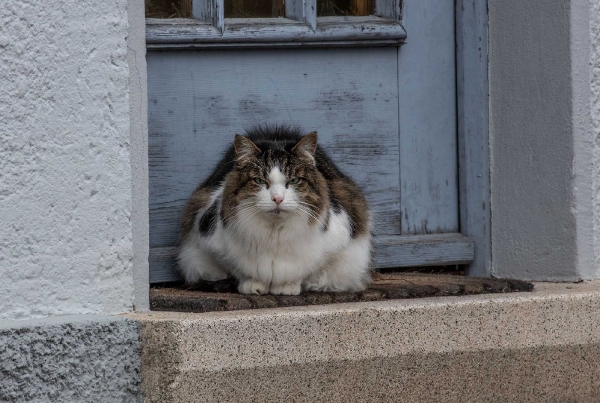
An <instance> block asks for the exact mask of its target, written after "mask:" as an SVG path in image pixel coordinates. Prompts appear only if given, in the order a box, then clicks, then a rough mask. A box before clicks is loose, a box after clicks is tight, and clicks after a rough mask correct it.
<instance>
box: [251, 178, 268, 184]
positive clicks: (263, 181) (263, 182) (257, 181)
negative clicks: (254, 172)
mask: <svg viewBox="0 0 600 403" xmlns="http://www.w3.org/2000/svg"><path fill="white" fill-rule="evenodd" d="M254 182H256V183H258V184H259V185H266V184H267V182H266V181H265V180H264V179H261V178H254Z"/></svg>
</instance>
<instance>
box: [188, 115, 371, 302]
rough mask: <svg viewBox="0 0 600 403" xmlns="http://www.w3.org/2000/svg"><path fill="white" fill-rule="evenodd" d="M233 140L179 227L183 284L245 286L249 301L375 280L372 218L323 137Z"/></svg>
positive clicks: (277, 131) (285, 133) (253, 134)
mask: <svg viewBox="0 0 600 403" xmlns="http://www.w3.org/2000/svg"><path fill="white" fill-rule="evenodd" d="M301 134H302V132H301V131H300V130H299V129H297V128H291V127H286V126H263V127H256V128H254V129H251V130H249V131H247V132H246V136H241V135H236V136H235V141H234V143H233V146H231V147H230V148H229V149H228V150H227V152H226V153H225V155H224V157H223V158H222V160H221V161H220V162H219V164H218V165H217V167H216V168H215V170H214V171H213V172H212V174H211V175H210V176H209V177H208V178H207V179H206V180H205V181H204V183H202V184H201V185H200V186H199V187H198V188H197V189H196V191H195V192H194V193H193V194H192V196H191V198H190V200H189V201H188V203H187V206H186V207H185V210H184V215H183V220H182V224H181V248H180V251H179V256H178V259H179V266H180V269H181V272H182V273H183V275H184V277H185V279H186V281H188V282H196V281H198V280H200V279H203V280H209V281H215V280H221V279H224V278H226V277H228V276H233V277H235V278H236V279H237V280H238V290H239V292H241V293H243V294H266V293H271V294H283V295H297V294H300V292H301V291H302V290H303V289H304V290H311V291H360V290H363V289H365V287H366V286H367V284H368V282H369V280H370V270H369V263H370V260H371V214H370V211H369V208H368V205H367V202H366V200H365V197H364V196H363V194H362V193H361V191H360V189H359V188H358V186H356V184H355V183H354V182H353V181H352V180H351V179H350V178H348V177H347V176H346V175H344V174H343V173H342V172H341V171H340V170H339V169H338V168H337V167H336V166H335V164H334V163H333V161H332V160H331V159H330V158H329V157H328V156H327V155H326V154H325V152H324V151H323V150H322V149H321V148H320V147H319V146H318V145H317V133H315V132H312V133H308V134H306V135H305V136H302V135H301Z"/></svg>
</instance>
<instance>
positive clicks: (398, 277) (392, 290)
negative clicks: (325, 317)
mask: <svg viewBox="0 0 600 403" xmlns="http://www.w3.org/2000/svg"><path fill="white" fill-rule="evenodd" d="M531 290H533V284H531V283H529V282H526V281H520V280H508V279H495V278H473V277H465V276H459V275H449V274H422V273H406V272H394V273H374V274H373V283H372V284H371V286H370V287H369V288H368V289H367V290H366V291H363V292H341V293H335V292H330V293H323V292H309V293H303V294H301V295H297V296H286V295H242V294H239V293H237V291H236V285H235V283H234V282H232V281H227V280H225V281H218V282H213V283H208V282H206V283H199V284H195V285H192V286H186V285H182V286H179V287H165V288H152V289H151V290H150V309H151V310H153V311H176V312H214V311H234V310H241V309H260V308H281V307H289V306H302V305H324V304H335V303H342V302H367V301H383V300H390V299H407V298H426V297H439V296H459V295H473V294H490V293H508V292H523V291H531Z"/></svg>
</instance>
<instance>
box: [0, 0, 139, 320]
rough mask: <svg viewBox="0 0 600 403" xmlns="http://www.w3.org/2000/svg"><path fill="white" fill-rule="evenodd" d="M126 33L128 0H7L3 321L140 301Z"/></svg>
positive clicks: (0, 152)
mask: <svg viewBox="0 0 600 403" xmlns="http://www.w3.org/2000/svg"><path fill="white" fill-rule="evenodd" d="M142 18H143V17H142ZM127 35H128V19H127V1H126V0H115V1H110V2H105V1H95V0H68V1H59V0H52V1H38V2H22V1H19V0H4V1H3V2H2V7H0V223H1V229H0V284H2V285H1V286H0V289H1V291H0V319H25V318H31V317H42V316H47V315H59V314H74V313H117V312H125V311H130V310H131V309H132V303H133V298H134V295H133V282H134V280H133V265H132V259H133V245H132V222H131V216H132V184H131V170H132V168H131V165H130V162H131V161H130V104H129V99H128V95H129V90H128V85H129V80H130V77H129V67H128V63H127V44H126V38H127Z"/></svg>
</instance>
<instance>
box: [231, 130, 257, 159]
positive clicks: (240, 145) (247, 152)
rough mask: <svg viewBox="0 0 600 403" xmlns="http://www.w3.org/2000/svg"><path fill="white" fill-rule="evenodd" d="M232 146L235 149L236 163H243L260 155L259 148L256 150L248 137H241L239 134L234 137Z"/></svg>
mask: <svg viewBox="0 0 600 403" xmlns="http://www.w3.org/2000/svg"><path fill="white" fill-rule="evenodd" d="M233 146H234V147H235V155H236V156H237V159H238V161H243V160H245V159H248V158H252V157H255V156H257V155H258V154H260V148H258V147H257V146H256V144H254V143H253V142H252V140H250V139H249V138H248V137H246V136H242V135H241V134H236V135H235V140H234V141H233Z"/></svg>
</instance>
